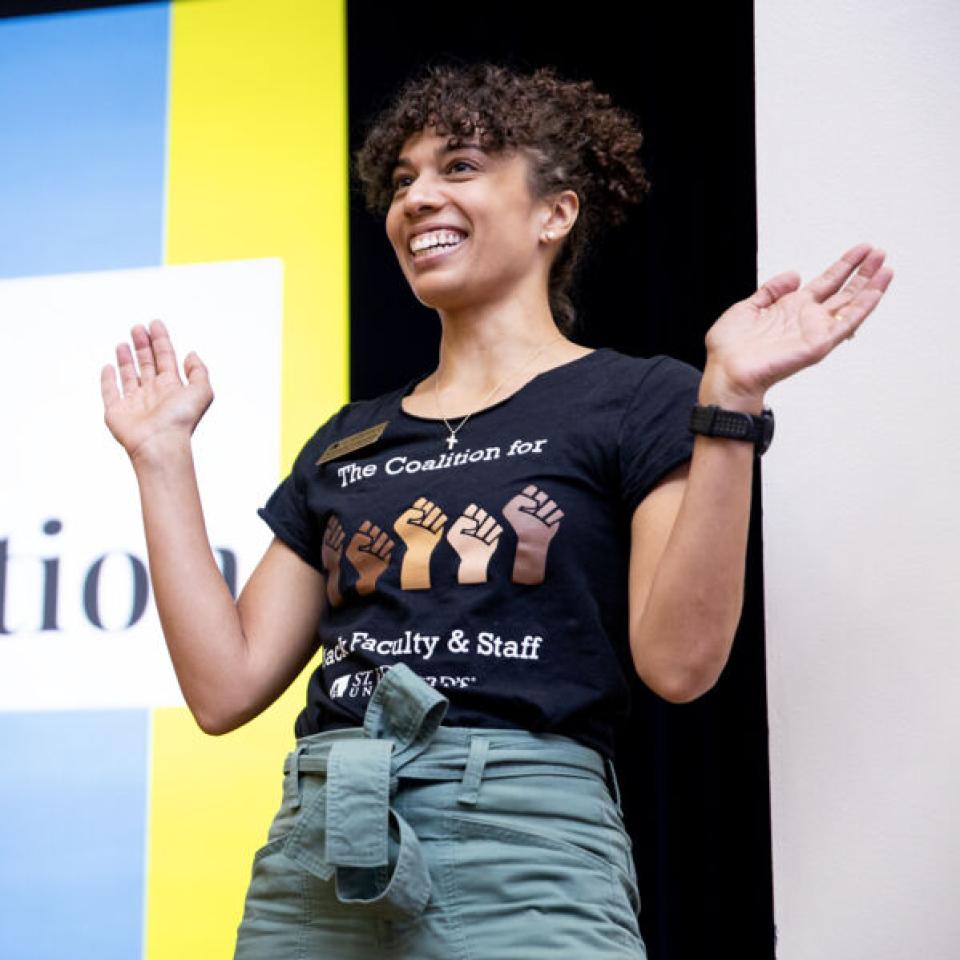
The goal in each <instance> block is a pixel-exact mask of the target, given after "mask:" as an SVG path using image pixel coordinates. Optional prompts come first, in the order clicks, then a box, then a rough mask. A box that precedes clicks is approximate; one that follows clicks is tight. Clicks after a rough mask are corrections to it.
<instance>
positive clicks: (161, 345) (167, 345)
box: [150, 320, 182, 382]
mask: <svg viewBox="0 0 960 960" xmlns="http://www.w3.org/2000/svg"><path fill="white" fill-rule="evenodd" d="M150 339H151V342H152V344H153V355H154V356H155V357H156V360H157V373H172V374H173V375H174V376H175V377H176V378H177V379H178V380H180V371H179V370H178V369H177V355H176V353H175V352H174V349H173V344H172V343H171V342H170V335H169V334H168V333H167V328H166V327H165V326H164V324H163V321H162V320H154V321H153V322H152V323H151V324H150ZM181 382H182V381H181Z"/></svg>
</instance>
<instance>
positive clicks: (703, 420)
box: [690, 404, 773, 457]
mask: <svg viewBox="0 0 960 960" xmlns="http://www.w3.org/2000/svg"><path fill="white" fill-rule="evenodd" d="M690 429H691V430H692V431H693V432H694V433H702V434H704V435H705V436H708V437H724V438H726V439H728V440H749V441H751V442H752V443H753V445H754V450H755V451H756V454H757V456H758V457H759V456H760V455H761V454H763V453H766V451H767V449H768V448H769V446H770V441H771V440H773V411H772V410H771V409H770V408H769V407H764V408H763V413H761V414H760V416H756V415H755V414H752V413H742V412H741V411H739V410H724V409H723V408H722V407H717V406H713V405H711V406H709V407H702V406H700V404H695V405H694V407H693V409H692V410H691V411H690Z"/></svg>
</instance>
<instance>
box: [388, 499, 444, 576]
mask: <svg viewBox="0 0 960 960" xmlns="http://www.w3.org/2000/svg"><path fill="white" fill-rule="evenodd" d="M446 522H447V515H446V514H445V513H444V512H443V510H441V509H440V507H438V506H437V505H436V504H435V503H433V501H431V500H428V499H427V498H426V497H417V499H416V500H414V501H413V506H411V507H407V509H406V510H404V511H403V513H401V514H400V516H399V517H397V519H396V520H395V521H394V522H393V529H394V530H395V531H396V532H397V535H398V536H399V537H400V539H401V540H402V541H403V542H404V543H405V544H406V547H407V549H406V552H405V553H404V555H403V561H402V562H401V564H400V587H401V589H403V590H428V589H429V588H430V554H432V553H433V550H434V548H435V547H436V545H437V544H438V543H439V542H440V538H441V537H442V536H443V525H444V524H445V523H446Z"/></svg>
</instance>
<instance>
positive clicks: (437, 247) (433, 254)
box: [410, 230, 467, 263]
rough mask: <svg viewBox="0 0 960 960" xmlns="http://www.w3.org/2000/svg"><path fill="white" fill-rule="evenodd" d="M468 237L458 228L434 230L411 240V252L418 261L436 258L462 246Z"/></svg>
mask: <svg viewBox="0 0 960 960" xmlns="http://www.w3.org/2000/svg"><path fill="white" fill-rule="evenodd" d="M466 239H467V236H466V234H465V233H460V232H459V231H458V230H433V231H431V232H430V233H421V234H418V235H417V236H416V237H414V238H413V239H412V240H411V241H410V252H411V253H412V254H413V259H414V260H416V261H417V262H418V263H419V262H421V261H424V260H435V259H439V258H440V257H443V256H446V255H448V254H450V253H451V252H452V251H454V250H456V249H458V248H459V247H461V246H462V245H463V242H464V241H465V240H466Z"/></svg>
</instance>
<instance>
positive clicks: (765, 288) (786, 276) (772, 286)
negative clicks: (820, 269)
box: [747, 270, 800, 310]
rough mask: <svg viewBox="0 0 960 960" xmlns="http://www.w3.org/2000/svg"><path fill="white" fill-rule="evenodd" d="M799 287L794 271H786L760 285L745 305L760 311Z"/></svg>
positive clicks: (798, 276)
mask: <svg viewBox="0 0 960 960" xmlns="http://www.w3.org/2000/svg"><path fill="white" fill-rule="evenodd" d="M799 286H800V274H799V273H797V272H796V270H787V271H786V272H784V273H778V274H777V275H776V276H775V277H771V278H770V279H769V280H767V281H765V282H764V283H761V284H760V288H759V289H758V290H757V292H756V293H755V294H753V296H752V297H750V298H749V299H748V300H747V303H750V304H752V305H753V306H755V307H759V308H760V309H761V310H762V309H763V308H764V307H769V306H770V305H771V304H774V303H776V302H777V301H778V300H779V299H780V298H781V297H782V296H784V295H785V294H788V293H792V292H793V291H794V290H796V289H797V287H799Z"/></svg>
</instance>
